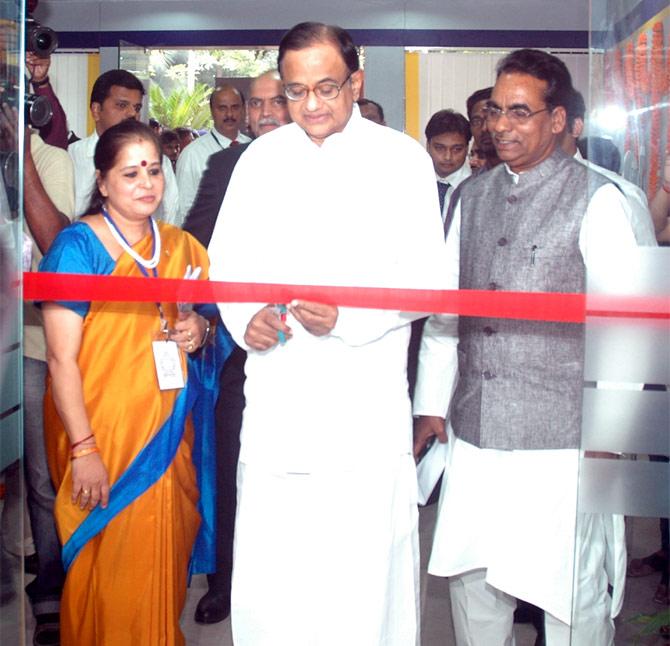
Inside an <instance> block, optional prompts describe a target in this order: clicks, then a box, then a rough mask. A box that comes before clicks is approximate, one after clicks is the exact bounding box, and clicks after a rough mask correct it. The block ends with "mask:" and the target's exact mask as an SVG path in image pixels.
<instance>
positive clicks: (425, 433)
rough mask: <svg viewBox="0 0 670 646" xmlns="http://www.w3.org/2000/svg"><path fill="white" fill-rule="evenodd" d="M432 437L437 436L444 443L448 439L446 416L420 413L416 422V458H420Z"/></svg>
mask: <svg viewBox="0 0 670 646" xmlns="http://www.w3.org/2000/svg"><path fill="white" fill-rule="evenodd" d="M432 438H437V439H438V441H440V442H442V444H444V443H445V442H446V441H447V430H446V428H445V423H444V418H443V417H433V416H432V415H420V416H419V417H417V418H416V421H415V423H414V459H418V457H419V455H420V454H421V452H422V451H423V450H424V448H425V447H426V445H427V444H428V442H430V440H431V439H432Z"/></svg>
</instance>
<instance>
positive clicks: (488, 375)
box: [482, 370, 495, 381]
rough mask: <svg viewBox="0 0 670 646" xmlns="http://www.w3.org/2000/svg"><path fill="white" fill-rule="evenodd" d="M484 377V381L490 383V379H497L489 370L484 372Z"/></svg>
mask: <svg viewBox="0 0 670 646" xmlns="http://www.w3.org/2000/svg"><path fill="white" fill-rule="evenodd" d="M482 377H484V379H486V381H489V380H490V379H493V378H494V377H495V375H494V374H493V373H492V372H490V371H488V370H484V372H482Z"/></svg>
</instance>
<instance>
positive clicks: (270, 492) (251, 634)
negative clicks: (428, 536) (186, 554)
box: [231, 454, 419, 646]
mask: <svg viewBox="0 0 670 646" xmlns="http://www.w3.org/2000/svg"><path fill="white" fill-rule="evenodd" d="M237 491H238V506H237V517H236V524H235V548H234V565H233V588H232V609H231V620H232V630H233V641H234V642H235V645H236V646H414V644H416V643H417V635H418V592H419V579H418V565H419V553H418V532H417V530H418V524H417V523H418V513H417V503H416V470H415V467H414V460H413V458H412V456H411V455H409V454H407V455H404V456H398V458H397V459H395V460H390V461H389V462H388V463H387V464H383V463H382V464H371V465H370V467H369V468H366V469H365V471H362V472H358V471H339V472H338V471H331V472H327V473H305V474H296V473H293V474H291V473H283V474H282V473H272V472H268V471H266V470H265V469H263V468H262V467H257V466H255V465H250V464H244V463H242V462H240V464H239V467H238V488H237Z"/></svg>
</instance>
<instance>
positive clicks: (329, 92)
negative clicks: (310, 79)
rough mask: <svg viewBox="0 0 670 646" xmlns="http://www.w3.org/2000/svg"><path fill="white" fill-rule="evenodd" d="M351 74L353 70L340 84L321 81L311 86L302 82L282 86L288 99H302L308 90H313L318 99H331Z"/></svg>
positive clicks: (340, 89)
mask: <svg viewBox="0 0 670 646" xmlns="http://www.w3.org/2000/svg"><path fill="white" fill-rule="evenodd" d="M352 74H353V72H349V76H347V78H345V79H344V81H342V83H341V84H340V85H338V84H337V83H331V82H330V81H324V82H323V83H318V84H317V85H315V86H314V87H313V88H309V87H307V86H306V85H302V83H289V84H288V85H285V86H284V94H285V95H286V98H287V99H289V101H302V100H304V99H306V98H307V95H308V94H309V93H310V92H314V94H315V95H316V96H317V97H318V98H319V99H323V100H324V101H332V100H333V99H336V98H337V97H338V96H339V95H340V92H341V91H342V88H343V87H344V86H345V85H346V83H347V81H348V80H349V79H350V78H351V75H352Z"/></svg>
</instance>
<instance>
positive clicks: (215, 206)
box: [184, 70, 291, 624]
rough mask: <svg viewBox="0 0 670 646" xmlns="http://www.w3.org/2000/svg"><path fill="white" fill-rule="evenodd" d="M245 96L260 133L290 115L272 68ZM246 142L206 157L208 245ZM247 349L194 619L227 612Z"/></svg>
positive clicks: (222, 440)
mask: <svg viewBox="0 0 670 646" xmlns="http://www.w3.org/2000/svg"><path fill="white" fill-rule="evenodd" d="M249 94H250V96H249V99H248V101H247V115H248V118H249V129H250V130H251V132H252V133H253V135H254V137H260V136H262V135H264V134H266V133H268V132H271V131H272V130H275V129H277V128H279V126H283V125H284V124H286V123H289V122H290V121H291V117H290V116H289V114H288V108H287V107H286V97H285V96H284V90H283V88H282V84H281V80H280V78H279V72H277V70H272V71H270V72H266V73H265V74H261V75H260V76H259V77H258V78H256V79H254V81H253V82H252V84H251V88H250V93H249ZM248 146H249V144H242V145H241V146H233V147H231V148H227V149H226V150H220V151H219V152H216V153H214V154H213V155H212V156H211V157H210V158H209V161H208V162H207V169H206V170H205V173H204V175H203V176H202V181H201V182H200V186H199V188H198V194H197V196H196V198H195V201H194V202H193V206H192V207H191V210H190V211H189V214H188V216H187V218H186V221H185V222H184V231H188V232H189V233H190V234H191V235H193V236H194V237H196V238H197V239H198V241H199V242H201V243H202V244H203V245H205V246H207V245H208V244H209V240H210V238H211V237H212V230H213V229H214V225H215V223H216V218H217V216H218V215H219V209H220V207H221V202H222V201H223V198H224V196H225V194H226V189H227V188H228V182H230V177H231V175H232V174H233V170H234V168H235V166H236V164H237V162H238V160H239V159H240V157H241V155H242V153H243V152H244V151H245V150H246V149H247V147H248ZM246 358H247V353H246V352H245V351H244V350H242V348H240V347H239V346H235V348H234V349H233V352H232V353H231V355H230V357H229V358H228V360H227V361H226V363H225V365H224V366H223V370H222V372H221V378H220V391H219V399H218V402H217V406H216V459H217V494H218V495H217V499H216V502H217V509H216V511H217V527H216V530H217V531H216V540H217V545H216V547H217V549H216V572H215V573H214V574H210V575H208V576H207V582H208V585H209V590H208V591H207V593H206V594H205V596H203V597H202V599H200V602H199V603H198V606H197V608H196V610H195V620H196V622H198V623H200V624H213V623H217V622H219V621H222V620H223V619H225V618H226V617H227V616H228V615H229V614H230V581H231V575H232V570H233V535H234V531H233V530H234V527H235V508H236V504H235V501H236V498H237V487H236V484H235V475H236V469H237V458H238V456H239V453H240V427H241V426H242V410H243V409H244V362H245V361H246Z"/></svg>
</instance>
